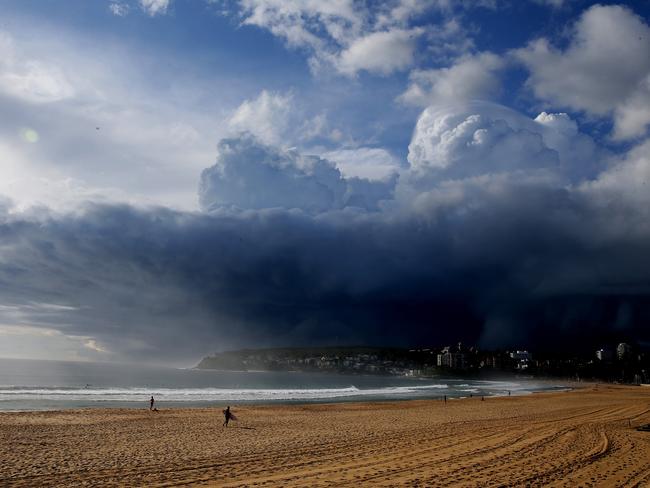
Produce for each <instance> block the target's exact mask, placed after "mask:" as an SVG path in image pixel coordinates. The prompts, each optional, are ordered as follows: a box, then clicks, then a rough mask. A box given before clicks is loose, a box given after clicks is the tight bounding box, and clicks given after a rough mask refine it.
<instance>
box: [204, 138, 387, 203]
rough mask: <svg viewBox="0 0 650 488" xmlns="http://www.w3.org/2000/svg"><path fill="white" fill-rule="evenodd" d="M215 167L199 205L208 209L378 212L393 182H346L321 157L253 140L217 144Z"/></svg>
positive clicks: (210, 170)
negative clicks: (354, 209)
mask: <svg viewBox="0 0 650 488" xmlns="http://www.w3.org/2000/svg"><path fill="white" fill-rule="evenodd" d="M218 151H219V156H218V157H217V163H216V164H215V165H214V166H212V167H211V168H208V169H206V170H204V171H203V173H202V175H201V183H200V186H199V201H200V204H201V207H202V208H203V209H204V210H215V209H218V208H222V207H226V208H230V207H234V208H238V209H263V208H285V209H300V210H303V211H305V212H307V213H322V212H327V211H330V210H335V209H342V208H344V207H348V206H352V207H361V208H364V209H368V210H374V209H377V208H378V205H379V202H380V200H386V199H388V198H391V191H392V186H393V185H394V183H395V181H394V179H393V180H390V181H388V182H373V181H369V180H367V181H361V180H360V179H358V178H344V177H343V176H342V175H341V172H340V171H339V170H338V169H337V168H336V166H335V165H334V164H332V163H330V162H329V161H327V160H324V159H321V158H319V157H317V156H304V155H302V154H300V153H298V152H297V151H295V150H281V149H275V148H273V147H270V146H267V145H264V144H261V143H259V142H258V141H256V140H255V139H254V138H253V137H252V136H243V137H240V138H236V139H225V140H222V141H221V142H220V143H219V148H218Z"/></svg>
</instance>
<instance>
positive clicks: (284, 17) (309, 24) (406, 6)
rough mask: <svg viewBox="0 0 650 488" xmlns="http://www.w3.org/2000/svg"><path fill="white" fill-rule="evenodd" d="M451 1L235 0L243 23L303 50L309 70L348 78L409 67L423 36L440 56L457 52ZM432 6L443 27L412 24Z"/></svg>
mask: <svg viewBox="0 0 650 488" xmlns="http://www.w3.org/2000/svg"><path fill="white" fill-rule="evenodd" d="M470 3H471V2H470ZM450 5H451V4H450V3H449V2H441V1H424V2H412V1H410V0H398V1H391V2H385V3H383V4H382V5H378V6H374V7H371V6H369V5H366V4H363V3H359V2H353V1H351V0H337V1H333V2H317V1H311V0H309V1H299V0H288V1H279V0H240V1H239V2H238V7H239V14H240V17H241V18H242V24H243V25H251V26H256V27H259V28H262V29H266V30H268V31H269V32H271V33H272V34H273V35H275V36H277V37H279V38H281V39H283V40H284V41H285V42H286V44H287V46H288V47H290V48H292V49H301V50H305V51H306V52H307V53H308V55H309V65H310V67H311V69H312V71H313V72H320V71H322V70H325V69H332V68H333V69H334V70H335V71H336V72H338V73H340V74H343V75H346V76H354V75H356V74H357V73H358V72H360V71H367V72H369V73H374V74H380V75H388V74H391V73H393V72H395V71H401V70H404V69H407V68H409V67H410V66H411V65H412V64H413V63H414V62H415V61H416V60H415V47H416V41H417V39H418V38H420V37H422V36H424V35H425V34H426V38H427V39H428V41H429V42H431V43H432V44H435V45H436V49H437V51H438V54H439V55H444V53H446V52H448V51H449V52H454V53H457V52H458V46H459V45H465V42H464V41H465V39H464V37H465V36H464V32H463V31H462V29H460V28H459V27H458V23H457V22H456V21H455V20H454V18H453V13H454V11H455V10H456V8H452V7H451V6H450ZM458 8H464V4H463V5H462V6H461V4H458ZM432 9H436V10H438V11H439V12H442V13H443V14H444V15H445V20H444V21H443V22H442V25H428V24H427V25H418V26H412V25H410V24H412V23H413V21H414V20H415V19H416V18H418V17H420V16H422V15H423V14H424V13H425V12H427V11H429V10H432ZM420 24H422V23H420ZM450 26H455V28H449V27H450Z"/></svg>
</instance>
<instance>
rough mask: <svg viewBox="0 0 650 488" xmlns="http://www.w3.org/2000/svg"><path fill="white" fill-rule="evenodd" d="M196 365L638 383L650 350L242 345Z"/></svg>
mask: <svg viewBox="0 0 650 488" xmlns="http://www.w3.org/2000/svg"><path fill="white" fill-rule="evenodd" d="M197 368H198V369H218V370H237V371H255V370H257V371H259V370H261V371H267V370H268V371H312V372H314V371H322V372H334V373H347V374H382V375H399V376H418V377H421V376H422V377H423V376H435V375H438V374H440V373H443V372H444V373H447V374H459V375H472V374H474V375H490V374H500V373H513V374H521V375H528V376H537V377H561V378H567V379H571V380H576V381H582V380H600V381H609V382H619V383H630V384H641V383H648V382H650V354H649V353H648V351H646V350H644V349H643V348H642V347H640V346H639V345H637V344H628V343H626V342H620V343H617V344H612V345H606V346H603V347H602V348H600V349H598V350H596V351H594V352H593V354H592V355H590V356H588V355H585V354H582V355H578V354H576V355H571V354H562V355H561V354H548V353H546V354H544V353H535V354H533V353H531V352H530V351H528V350H525V349H505V350H496V351H491V350H483V349H479V348H477V347H475V346H466V345H464V344H462V343H461V342H459V343H457V344H455V345H453V346H444V347H437V348H436V347H427V348H413V349H407V348H371V347H322V348H275V349H243V350H238V351H226V352H220V353H215V354H214V355H212V356H208V357H205V358H203V359H202V360H201V362H200V363H199V364H198V365H197Z"/></svg>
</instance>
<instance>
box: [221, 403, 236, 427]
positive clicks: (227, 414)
mask: <svg viewBox="0 0 650 488" xmlns="http://www.w3.org/2000/svg"><path fill="white" fill-rule="evenodd" d="M223 417H224V421H223V426H224V427H228V422H230V421H231V420H237V418H236V417H235V416H234V415H233V414H232V412H231V411H230V406H228V407H226V409H225V410H224V411H223Z"/></svg>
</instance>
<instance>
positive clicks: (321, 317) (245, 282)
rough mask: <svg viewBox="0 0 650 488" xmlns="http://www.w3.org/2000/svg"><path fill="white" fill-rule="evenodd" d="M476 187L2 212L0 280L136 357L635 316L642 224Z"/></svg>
mask: <svg viewBox="0 0 650 488" xmlns="http://www.w3.org/2000/svg"><path fill="white" fill-rule="evenodd" d="M474 198H475V200H474V201H473V202H471V203H470V204H469V205H461V206H458V205H449V206H435V205H434V204H430V207H428V208H426V209H422V208H421V209H419V212H418V213H415V214H413V213H408V214H399V215H393V216H391V217H390V218H387V217H386V216H384V215H375V216H373V215H367V214H345V213H336V214H330V215H325V216H320V217H313V216H308V215H306V214H304V213H301V212H291V211H285V210H276V211H262V212H242V213H222V214H213V215H197V214H182V213H174V212H170V211H168V210H163V209H157V210H147V211H142V210H136V209H134V208H130V207H115V206H94V207H89V208H87V209H86V210H85V212H84V213H83V214H80V215H76V216H65V217H57V218H50V219H46V220H43V221H41V220H31V219H22V218H19V219H15V218H8V219H7V218H6V217H5V222H4V223H3V224H2V227H1V228H0V236H1V237H0V242H1V245H2V248H3V253H2V265H1V266H0V290H1V293H2V296H3V300H4V301H5V303H9V304H12V305H19V306H20V305H23V306H24V305H28V304H30V303H34V302H37V303H50V304H62V305H65V306H67V307H74V310H72V309H70V310H65V309H63V310H55V311H50V312H49V313H48V314H45V315H41V316H37V315H36V314H34V313H32V314H31V315H30V314H28V315H27V316H26V320H30V319H31V323H32V324H33V323H34V319H37V322H38V323H39V324H40V325H44V326H45V325H50V326H52V325H53V326H56V327H57V328H60V329H61V330H63V331H64V332H65V333H67V334H71V335H83V336H92V337H95V338H97V339H98V340H99V341H100V343H101V344H104V345H105V346H106V348H107V349H109V350H111V351H115V352H118V353H119V354H123V355H127V356H140V357H142V356H155V355H159V354H164V355H166V356H176V357H188V356H189V357H191V356H192V355H197V354H201V353H204V352H207V351H210V350H213V349H215V348H219V347H233V346H239V345H259V344H305V343H332V342H339V343H361V342H363V343H367V342H369V343H375V344H412V343H422V342H429V343H431V342H434V343H438V342H444V341H451V340H456V339H463V340H479V339H483V341H484V342H486V343H489V344H490V345H507V344H509V343H511V342H513V341H515V342H522V343H525V342H526V341H528V340H530V339H531V338H534V339H535V340H543V341H545V342H546V343H548V342H549V341H552V340H555V339H556V338H557V337H558V336H557V335H556V333H558V332H560V333H563V334H592V333H593V332H594V331H596V332H603V331H607V330H609V329H612V328H618V329H619V330H625V331H629V332H637V333H641V332H644V330H642V329H640V325H639V324H644V323H645V322H643V321H644V320H647V318H648V314H649V311H650V301H649V300H648V294H649V293H650V283H649V282H648V276H650V265H649V264H648V262H649V261H648V260H647V249H648V248H649V245H650V238H648V236H647V235H645V236H634V237H631V236H629V235H627V234H626V233H619V234H616V235H613V236H610V237H609V238H608V239H606V240H604V241H603V240H602V239H601V240H599V242H594V241H593V240H592V238H591V235H593V234H594V233H600V234H603V233H605V232H606V231H607V229H604V228H600V226H602V225H605V226H606V225H607V224H606V222H605V221H606V219H604V218H600V216H599V215H593V214H592V211H593V209H592V208H590V207H589V205H587V204H586V203H585V202H584V201H581V198H580V197H576V195H572V194H570V193H568V192H566V191H564V190H548V189H542V188H535V187H529V186H523V187H522V186H518V187H517V188H515V189H509V190H508V191H506V192H503V191H502V190H500V191H499V192H498V194H489V192H487V193H485V194H482V195H480V196H476V197H474ZM522 201H523V202H525V203H523V204H522ZM479 202H480V205H475V204H477V203H479ZM425 210H426V211H425ZM635 328H636V330H635Z"/></svg>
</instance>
